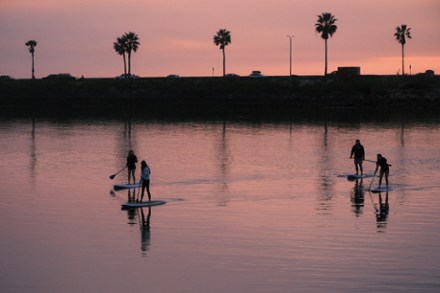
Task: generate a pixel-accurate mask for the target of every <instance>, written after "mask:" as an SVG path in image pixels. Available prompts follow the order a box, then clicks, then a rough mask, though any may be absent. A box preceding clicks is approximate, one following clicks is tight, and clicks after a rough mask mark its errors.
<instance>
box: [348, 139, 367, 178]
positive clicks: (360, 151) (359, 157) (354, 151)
mask: <svg viewBox="0 0 440 293" xmlns="http://www.w3.org/2000/svg"><path fill="white" fill-rule="evenodd" d="M353 156H354V167H355V168H356V175H359V170H360V171H361V176H362V175H363V174H364V170H363V168H362V163H363V161H364V160H365V149H364V146H363V145H361V141H360V140H359V139H356V143H355V144H354V145H353V147H352V148H351V152H350V158H353Z"/></svg>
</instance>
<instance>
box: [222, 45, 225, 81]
mask: <svg viewBox="0 0 440 293" xmlns="http://www.w3.org/2000/svg"><path fill="white" fill-rule="evenodd" d="M222 52H223V76H225V75H226V56H225V48H223V50H222Z"/></svg>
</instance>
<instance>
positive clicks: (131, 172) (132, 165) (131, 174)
mask: <svg viewBox="0 0 440 293" xmlns="http://www.w3.org/2000/svg"><path fill="white" fill-rule="evenodd" d="M137 161H138V159H137V157H136V155H135V154H134V152H133V150H130V151H129V152H128V155H127V165H126V166H127V170H128V184H130V178H133V183H135V182H136V176H135V172H136V163H137Z"/></svg>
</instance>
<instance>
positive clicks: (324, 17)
mask: <svg viewBox="0 0 440 293" xmlns="http://www.w3.org/2000/svg"><path fill="white" fill-rule="evenodd" d="M336 21H337V19H336V18H335V17H334V16H333V15H332V14H331V13H329V12H324V13H322V14H321V15H318V20H317V21H316V23H315V29H316V32H317V33H320V34H321V38H323V39H324V41H325V69H324V75H327V40H328V38H329V36H330V37H332V36H333V34H334V33H335V32H336V30H337V29H338V27H337V26H336V25H335V22H336Z"/></svg>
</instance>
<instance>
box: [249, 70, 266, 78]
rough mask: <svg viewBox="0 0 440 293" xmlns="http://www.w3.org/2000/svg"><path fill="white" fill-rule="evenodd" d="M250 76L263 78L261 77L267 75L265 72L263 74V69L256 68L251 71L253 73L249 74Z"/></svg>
mask: <svg viewBox="0 0 440 293" xmlns="http://www.w3.org/2000/svg"><path fill="white" fill-rule="evenodd" d="M249 77H251V78H261V77H265V76H264V75H263V74H261V71H259V70H254V71H252V72H251V74H249Z"/></svg>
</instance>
